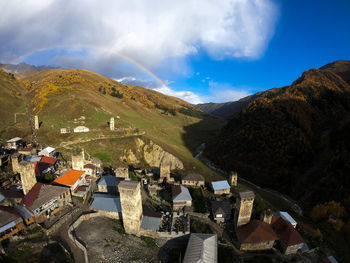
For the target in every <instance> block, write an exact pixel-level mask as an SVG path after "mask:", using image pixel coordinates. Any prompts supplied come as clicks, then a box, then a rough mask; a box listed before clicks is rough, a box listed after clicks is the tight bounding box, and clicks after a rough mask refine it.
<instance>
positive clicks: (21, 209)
mask: <svg viewBox="0 0 350 263" xmlns="http://www.w3.org/2000/svg"><path fill="white" fill-rule="evenodd" d="M15 209H16V211H17V212H18V213H19V214H20V215H21V216H22V217H23V218H24V219H27V218H30V217H32V216H33V215H34V214H33V213H32V212H31V211H29V210H28V209H27V208H26V207H24V206H21V205H18V206H16V207H15Z"/></svg>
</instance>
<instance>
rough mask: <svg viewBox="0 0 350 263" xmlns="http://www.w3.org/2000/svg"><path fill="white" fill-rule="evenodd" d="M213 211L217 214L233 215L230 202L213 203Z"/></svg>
mask: <svg viewBox="0 0 350 263" xmlns="http://www.w3.org/2000/svg"><path fill="white" fill-rule="evenodd" d="M211 211H212V213H213V214H214V215H215V214H224V215H230V214H231V204H230V202H229V201H212V202H211Z"/></svg>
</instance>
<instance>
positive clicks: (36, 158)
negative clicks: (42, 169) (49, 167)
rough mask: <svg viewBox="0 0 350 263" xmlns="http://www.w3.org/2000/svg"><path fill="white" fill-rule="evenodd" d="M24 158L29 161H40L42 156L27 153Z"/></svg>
mask: <svg viewBox="0 0 350 263" xmlns="http://www.w3.org/2000/svg"><path fill="white" fill-rule="evenodd" d="M24 160H25V161H27V162H32V163H33V162H40V160H41V157H39V156H34V155H26V156H24Z"/></svg>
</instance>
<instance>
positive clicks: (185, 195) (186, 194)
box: [173, 185, 192, 201]
mask: <svg viewBox="0 0 350 263" xmlns="http://www.w3.org/2000/svg"><path fill="white" fill-rule="evenodd" d="M180 189H181V192H180V193H179V194H178V195H176V196H174V197H173V201H192V197H191V194H190V191H188V189H187V188H186V187H184V186H182V185H180Z"/></svg>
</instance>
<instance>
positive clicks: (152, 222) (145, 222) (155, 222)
mask: <svg viewBox="0 0 350 263" xmlns="http://www.w3.org/2000/svg"><path fill="white" fill-rule="evenodd" d="M159 225H160V218H159V217H151V216H143V218H142V223H141V228H143V229H153V230H158V229H159Z"/></svg>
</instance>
